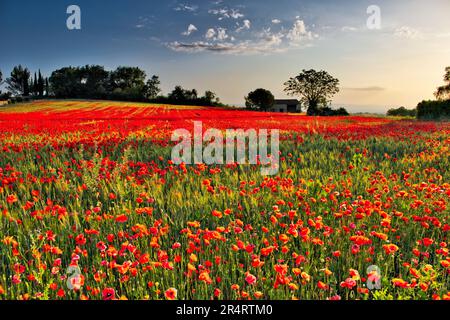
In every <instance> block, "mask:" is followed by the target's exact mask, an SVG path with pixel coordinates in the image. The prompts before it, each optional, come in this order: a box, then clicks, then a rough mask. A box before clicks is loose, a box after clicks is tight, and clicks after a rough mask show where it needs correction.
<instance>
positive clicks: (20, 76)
mask: <svg viewBox="0 0 450 320" xmlns="http://www.w3.org/2000/svg"><path fill="white" fill-rule="evenodd" d="M29 79H30V71H29V70H28V69H27V68H24V67H22V66H21V65H18V66H15V67H14V68H13V70H12V71H11V75H10V77H9V78H8V79H6V85H7V87H6V88H7V90H9V91H10V92H11V93H12V94H13V95H23V96H28V95H29V94H30V84H29Z"/></svg>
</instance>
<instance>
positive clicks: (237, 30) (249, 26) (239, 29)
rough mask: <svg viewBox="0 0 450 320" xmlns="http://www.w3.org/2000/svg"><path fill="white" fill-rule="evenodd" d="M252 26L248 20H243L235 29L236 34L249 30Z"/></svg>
mask: <svg viewBox="0 0 450 320" xmlns="http://www.w3.org/2000/svg"><path fill="white" fill-rule="evenodd" d="M251 26H252V23H251V22H250V20H244V24H243V25H242V26H241V27H239V28H237V29H236V32H241V31H242V30H245V29H246V30H249V29H250V28H251Z"/></svg>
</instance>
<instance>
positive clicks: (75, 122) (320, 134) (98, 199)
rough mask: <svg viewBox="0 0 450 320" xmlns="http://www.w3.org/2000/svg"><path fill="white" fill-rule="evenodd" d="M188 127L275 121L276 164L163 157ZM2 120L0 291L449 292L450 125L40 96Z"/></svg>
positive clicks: (394, 295) (118, 295)
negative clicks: (266, 171)
mask: <svg viewBox="0 0 450 320" xmlns="http://www.w3.org/2000/svg"><path fill="white" fill-rule="evenodd" d="M194 121H202V122H203V127H204V129H207V128H218V129H220V130H225V129H237V128H243V129H249V128H264V129H280V131H281V143H280V156H281V162H280V171H279V173H278V175H276V176H269V177H267V176H266V177H264V176H262V175H261V174H260V166H259V165H255V166H250V165H242V166H240V165H235V164H229V165H223V166H220V165H210V166H208V165H194V166H186V165H174V164H173V163H172V161H171V160H170V159H171V149H172V146H173V145H174V143H172V142H171V141H170V140H171V139H170V138H171V134H172V132H173V130H175V129H178V128H186V129H188V130H192V128H193V123H194ZM0 128H1V130H0V150H1V153H0V213H1V214H0V299H4V300H9V299H100V300H101V299H104V300H111V299H151V300H156V299H199V300H209V299H245V300H247V299H248V300H250V299H253V300H257V299H277V300H285V299H302V300H303V299H320V300H325V299H343V300H344V299H450V256H449V234H450V221H449V213H450V207H449V206H450V205H449V200H450V183H449V182H450V172H449V166H450V160H449V156H450V149H449V147H450V135H449V134H450V124H449V123H448V122H447V123H445V122H442V123H438V122H417V121H412V120H395V119H389V118H370V117H330V118H316V117H306V116H302V115H288V114H274V113H261V112H249V111H238V110H230V109H221V108H201V107H184V106H181V107H180V106H166V105H149V104H136V103H121V102H94V101H93V102H83V101H40V102H35V103H31V104H24V105H17V106H12V107H9V106H8V107H5V106H3V107H0ZM371 266H372V269H370V268H371ZM373 266H376V269H377V270H379V272H372V273H371V272H370V270H374V269H373ZM368 269H369V271H368ZM368 280H369V281H368ZM368 282H369V283H370V284H371V283H377V288H378V289H375V288H372V286H371V285H370V284H369V285H367V283H368Z"/></svg>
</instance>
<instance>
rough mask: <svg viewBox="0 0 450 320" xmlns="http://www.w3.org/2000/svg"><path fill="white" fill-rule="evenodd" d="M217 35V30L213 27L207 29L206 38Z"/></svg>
mask: <svg viewBox="0 0 450 320" xmlns="http://www.w3.org/2000/svg"><path fill="white" fill-rule="evenodd" d="M215 36H216V30H214V29H213V28H210V29H208V31H206V34H205V38H206V39H213V38H214V37H215Z"/></svg>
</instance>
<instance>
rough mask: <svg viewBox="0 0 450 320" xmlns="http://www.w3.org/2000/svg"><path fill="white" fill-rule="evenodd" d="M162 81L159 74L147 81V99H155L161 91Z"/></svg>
mask: <svg viewBox="0 0 450 320" xmlns="http://www.w3.org/2000/svg"><path fill="white" fill-rule="evenodd" d="M160 85H161V81H160V80H159V77H158V76H153V77H152V78H151V79H149V80H148V81H147V84H146V87H145V97H146V98H147V99H155V98H156V97H158V95H159V94H160V93H161V88H160Z"/></svg>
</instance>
